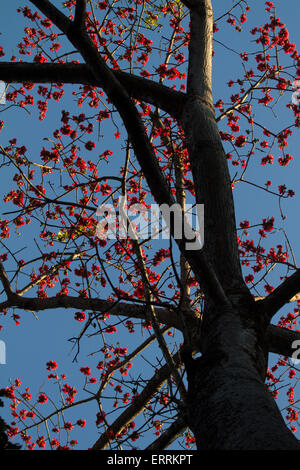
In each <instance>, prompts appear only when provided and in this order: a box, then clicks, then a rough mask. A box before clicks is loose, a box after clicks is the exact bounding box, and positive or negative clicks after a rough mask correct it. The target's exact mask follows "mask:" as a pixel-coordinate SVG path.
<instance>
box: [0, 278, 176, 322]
mask: <svg viewBox="0 0 300 470" xmlns="http://www.w3.org/2000/svg"><path fill="white" fill-rule="evenodd" d="M0 276H1V281H2V283H3V282H4V283H5V286H6V287H5V289H6V294H7V295H8V293H9V292H10V296H9V297H8V300H7V301H5V302H2V303H0V311H3V309H6V308H11V307H17V308H21V309H24V310H29V311H33V312H39V311H42V310H48V309H53V308H74V309H76V310H91V311H94V312H99V313H100V312H101V313H108V314H110V315H117V316H125V317H132V318H140V319H143V320H145V319H146V317H145V306H144V305H136V304H129V303H126V302H119V301H113V300H102V299H96V298H85V297H72V296H68V295H60V296H57V297H56V296H55V297H48V298H46V299H39V298H31V297H22V296H20V295H18V294H15V293H13V292H12V291H9V290H8V289H9V285H8V284H7V283H6V280H5V276H4V274H3V272H1V271H0ZM3 285H4V284H3ZM154 310H155V313H156V315H157V319H158V321H159V322H160V323H163V324H166V325H168V326H170V327H174V328H177V329H179V330H180V321H179V318H178V316H177V315H176V313H175V312H174V311H172V310H169V311H168V310H167V309H163V308H156V307H155V308H154Z"/></svg>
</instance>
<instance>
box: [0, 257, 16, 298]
mask: <svg viewBox="0 0 300 470" xmlns="http://www.w3.org/2000/svg"><path fill="white" fill-rule="evenodd" d="M0 280H1V282H2V285H3V288H4V291H5V293H6V295H7V298H8V299H9V300H10V299H11V298H12V297H13V296H14V293H13V291H12V288H11V285H10V282H9V280H8V277H7V274H6V271H5V269H4V266H3V264H2V263H0Z"/></svg>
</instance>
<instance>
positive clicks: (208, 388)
mask: <svg viewBox="0 0 300 470" xmlns="http://www.w3.org/2000/svg"><path fill="white" fill-rule="evenodd" d="M257 315H260V314H259V313H256V312H255V311H253V312H252V318H250V319H249V311H248V312H247V311H245V310H244V311H239V312H237V311H236V310H234V309H233V308H232V309H223V310H222V309H217V308H213V309H212V311H211V312H210V322H209V324H205V323H204V324H203V329H202V351H203V354H202V356H201V357H200V358H198V359H194V360H193V359H191V357H189V358H187V359H186V370H187V376H188V385H189V386H188V401H187V416H188V418H187V420H188V425H189V427H190V428H191V430H192V431H193V433H194V436H195V439H196V443H197V449H198V450H300V445H299V442H298V441H297V439H296V438H295V437H294V435H293V434H292V432H290V430H289V429H288V428H287V426H286V425H285V423H284V420H283V418H282V416H281V413H280V411H279V409H278V407H277V405H276V402H275V401H274V399H273V397H272V396H271V394H270V392H269V391H268V390H267V387H266V385H265V384H264V378H265V371H266V365H267V362H266V361H267V351H266V350H265V345H266V341H265V334H266V327H265V325H262V324H261V322H260V321H259V318H255V317H257ZM258 325H260V326H258Z"/></svg>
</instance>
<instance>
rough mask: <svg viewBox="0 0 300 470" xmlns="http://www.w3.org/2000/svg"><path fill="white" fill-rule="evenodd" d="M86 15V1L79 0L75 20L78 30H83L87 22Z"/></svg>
mask: <svg viewBox="0 0 300 470" xmlns="http://www.w3.org/2000/svg"><path fill="white" fill-rule="evenodd" d="M85 13H86V0H77V1H76V8H75V18H74V26H76V28H78V29H81V28H83V26H84V20H85Z"/></svg>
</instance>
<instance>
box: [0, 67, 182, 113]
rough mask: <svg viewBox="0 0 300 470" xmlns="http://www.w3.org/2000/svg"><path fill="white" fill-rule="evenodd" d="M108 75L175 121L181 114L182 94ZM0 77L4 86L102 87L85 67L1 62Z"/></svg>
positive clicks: (121, 74) (128, 77)
mask: <svg viewBox="0 0 300 470" xmlns="http://www.w3.org/2000/svg"><path fill="white" fill-rule="evenodd" d="M111 73H113V74H114V75H115V77H116V78H117V79H118V80H119V81H120V83H121V84H122V85H123V86H124V88H126V91H127V93H128V94H129V96H131V97H132V98H134V99H136V100H139V101H144V102H146V103H149V104H152V105H154V106H157V107H158V108H161V109H163V110H164V111H166V112H167V113H169V114H170V115H171V116H174V117H175V118H176V117H178V116H179V115H180V112H181V109H182V106H183V104H184V101H185V95H184V93H182V92H180V91H175V90H172V89H171V88H169V87H167V86H165V85H161V84H159V83H157V82H154V81H152V80H149V79H146V78H142V77H138V76H136V75H133V74H129V73H126V72H122V71H121V70H111ZM0 77H1V80H3V81H5V82H6V83H22V82H32V83H66V84H82V85H90V86H99V87H102V83H101V80H100V81H99V80H96V79H95V77H94V75H93V74H92V72H91V70H90V68H89V67H88V66H87V65H86V64H74V63H66V64H50V63H49V64H37V63H30V62H20V63H18V62H17V63H13V62H0Z"/></svg>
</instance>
